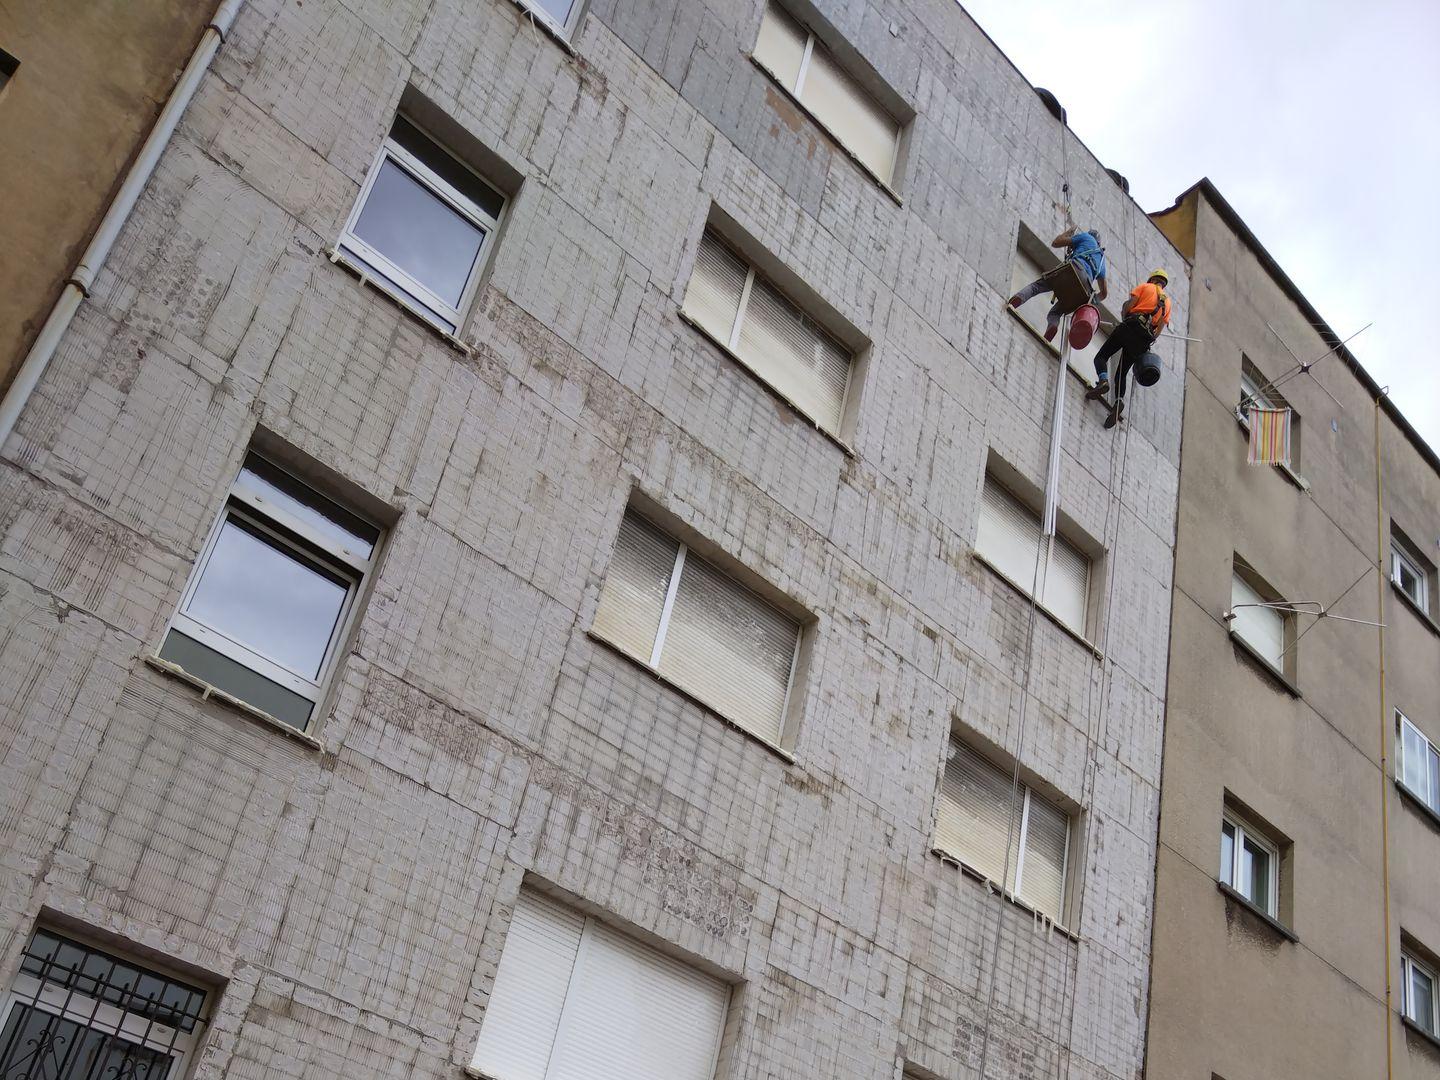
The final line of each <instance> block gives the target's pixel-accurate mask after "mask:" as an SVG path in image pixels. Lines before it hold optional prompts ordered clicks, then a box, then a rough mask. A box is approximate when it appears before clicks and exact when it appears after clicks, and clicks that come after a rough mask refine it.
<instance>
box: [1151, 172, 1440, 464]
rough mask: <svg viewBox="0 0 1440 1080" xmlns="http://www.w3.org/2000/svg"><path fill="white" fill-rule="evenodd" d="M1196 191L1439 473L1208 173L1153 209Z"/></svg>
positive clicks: (1430, 451) (1438, 457) (1430, 454)
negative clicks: (1172, 198)
mask: <svg viewBox="0 0 1440 1080" xmlns="http://www.w3.org/2000/svg"><path fill="white" fill-rule="evenodd" d="M1196 192H1198V193H1199V194H1201V195H1203V196H1204V197H1205V199H1206V200H1207V201H1208V202H1209V203H1210V205H1211V206H1213V207H1214V208H1215V210H1216V212H1217V213H1219V215H1220V217H1221V218H1223V219H1224V221H1225V223H1226V224H1227V225H1229V226H1230V228H1231V229H1233V230H1234V231H1235V235H1237V236H1238V237H1240V239H1241V240H1243V241H1244V242H1245V246H1246V247H1248V248H1249V249H1250V250H1251V252H1252V253H1253V254H1254V255H1255V258H1256V259H1257V260H1258V261H1259V263H1260V265H1261V266H1263V267H1264V268H1265V270H1266V272H1267V273H1269V275H1270V276H1271V277H1272V278H1274V279H1275V281H1276V283H1277V284H1278V285H1279V286H1280V288H1281V290H1283V291H1284V293H1285V295H1286V296H1288V297H1289V298H1290V299H1291V300H1292V301H1293V302H1294V303H1295V306H1296V307H1298V308H1299V309H1300V311H1301V312H1302V313H1303V314H1304V315H1305V317H1306V318H1307V319H1308V320H1309V321H1310V322H1311V323H1313V324H1314V325H1315V329H1316V330H1317V331H1318V332H1319V334H1320V338H1321V340H1322V341H1324V342H1325V343H1326V344H1327V345H1329V346H1330V347H1331V348H1333V349H1334V350H1335V352H1336V354H1337V355H1338V356H1339V357H1340V358H1341V359H1342V360H1344V361H1345V364H1346V366H1347V367H1349V368H1350V370H1351V371H1352V372H1353V373H1354V375H1355V377H1356V378H1357V379H1358V380H1359V381H1360V384H1361V385H1362V386H1363V387H1365V389H1366V391H1368V392H1369V394H1370V396H1371V397H1372V398H1374V399H1375V400H1376V401H1378V402H1379V403H1380V408H1381V409H1382V410H1384V412H1385V414H1386V415H1387V416H1389V417H1390V419H1391V420H1392V421H1394V423H1395V426H1396V427H1397V428H1399V429H1400V431H1401V432H1402V433H1403V434H1404V435H1405V437H1406V438H1407V439H1409V440H1410V442H1411V443H1412V444H1413V445H1414V447H1415V449H1416V450H1418V451H1419V452H1420V456H1421V457H1422V458H1424V459H1425V461H1426V462H1427V463H1428V464H1429V465H1430V467H1431V468H1432V469H1434V470H1435V471H1436V472H1437V473H1440V454H1436V452H1435V449H1434V448H1433V447H1432V446H1431V445H1430V444H1429V443H1428V442H1426V441H1425V437H1424V436H1423V435H1421V434H1420V432H1418V431H1417V430H1415V427H1414V425H1412V424H1411V423H1410V421H1409V420H1407V419H1406V418H1405V414H1404V413H1402V412H1401V411H1400V409H1399V407H1398V406H1397V405H1396V404H1395V403H1394V401H1393V400H1392V399H1391V397H1390V395H1389V394H1388V393H1387V392H1385V391H1384V390H1382V389H1381V387H1380V384H1379V383H1377V382H1376V381H1375V379H1374V378H1373V377H1372V376H1371V374H1370V373H1369V372H1368V371H1366V370H1365V368H1364V366H1363V365H1361V363H1360V361H1359V360H1357V359H1356V357H1355V354H1354V353H1352V352H1351V351H1350V350H1349V349H1348V348H1346V346H1345V345H1344V344H1343V343H1342V340H1341V337H1340V335H1339V334H1337V333H1336V332H1335V330H1334V329H1333V328H1332V327H1331V326H1330V324H1329V323H1328V322H1326V321H1325V319H1324V317H1322V316H1321V314H1320V312H1318V311H1317V310H1315V305H1314V304H1312V303H1310V301H1309V300H1308V299H1306V297H1305V294H1304V293H1303V292H1301V291H1300V286H1298V285H1296V284H1295V282H1294V281H1293V280H1291V278H1290V275H1289V274H1287V273H1286V272H1285V271H1284V269H1282V268H1281V266H1280V264H1279V263H1278V262H1277V261H1276V260H1275V257H1274V256H1273V255H1271V254H1270V252H1268V251H1267V250H1265V245H1264V244H1262V243H1261V242H1260V239H1259V237H1257V236H1256V235H1255V233H1254V232H1253V231H1251V229H1250V226H1249V225H1247V224H1245V219H1244V218H1242V217H1241V216H1240V214H1239V212H1238V211H1237V210H1236V209H1235V208H1234V207H1233V206H1231V205H1230V202H1229V200H1228V199H1226V198H1225V196H1224V195H1222V194H1220V189H1219V188H1218V187H1216V186H1215V182H1214V181H1213V180H1211V179H1210V178H1209V177H1208V176H1202V177H1201V178H1200V179H1199V180H1197V181H1195V183H1193V184H1191V185H1190V186H1189V187H1188V188H1186V189H1185V190H1184V191H1182V192H1181V193H1180V194H1179V195H1177V196H1176V197H1175V202H1174V204H1172V205H1171V206H1168V207H1166V208H1165V209H1164V210H1157V211H1156V213H1157V214H1165V213H1169V212H1170V211H1172V210H1175V209H1178V208H1179V206H1180V204H1181V203H1183V202H1184V201H1185V200H1186V199H1188V198H1189V197H1190V196H1191V195H1192V194H1193V193H1196Z"/></svg>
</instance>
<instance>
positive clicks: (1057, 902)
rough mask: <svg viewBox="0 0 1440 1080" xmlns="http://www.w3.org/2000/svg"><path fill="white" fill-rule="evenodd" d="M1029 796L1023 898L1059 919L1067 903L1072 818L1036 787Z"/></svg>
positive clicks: (1026, 817)
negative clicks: (1049, 801) (1049, 800)
mask: <svg viewBox="0 0 1440 1080" xmlns="http://www.w3.org/2000/svg"><path fill="white" fill-rule="evenodd" d="M1029 798H1030V803H1029V806H1028V807H1027V809H1026V813H1025V863H1024V866H1023V867H1022V869H1021V872H1020V899H1022V900H1024V901H1025V902H1026V903H1027V904H1029V905H1030V906H1031V907H1033V908H1035V909H1036V910H1037V911H1041V912H1043V913H1045V914H1046V915H1049V916H1050V917H1051V918H1052V919H1059V918H1060V917H1061V916H1062V913H1063V906H1064V903H1065V853H1066V847H1067V845H1068V843H1069V840H1070V818H1069V816H1068V815H1067V814H1065V813H1064V811H1062V810H1060V809H1058V808H1057V807H1055V806H1052V805H1051V804H1050V803H1048V802H1046V801H1045V800H1044V799H1042V798H1040V797H1039V796H1038V795H1036V794H1035V793H1034V792H1033V791H1032V792H1030V796H1029Z"/></svg>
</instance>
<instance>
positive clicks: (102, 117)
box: [0, 0, 215, 393]
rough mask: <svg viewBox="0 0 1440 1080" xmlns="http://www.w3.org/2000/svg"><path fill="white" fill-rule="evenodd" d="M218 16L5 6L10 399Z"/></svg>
mask: <svg viewBox="0 0 1440 1080" xmlns="http://www.w3.org/2000/svg"><path fill="white" fill-rule="evenodd" d="M214 8H215V3H214V0H191V2H187V3H174V2H172V0H100V2H96V3H87V4H83V5H61V4H49V3H45V2H44V0H20V2H18V3H14V4H6V5H5V7H4V8H3V9H0V95H3V96H0V146H4V147H5V153H4V154H0V198H3V203H4V206H5V213H4V214H0V251H4V252H5V258H4V259H3V260H0V393H3V392H4V389H5V387H6V386H7V385H9V382H10V377H11V375H12V374H13V372H14V370H15V368H16V366H18V365H19V363H20V360H21V358H22V357H23V356H24V355H25V350H26V349H28V348H29V347H30V343H31V342H32V341H34V339H35V335H36V333H37V332H38V331H39V329H40V325H41V324H42V323H43V322H44V321H45V316H46V314H47V312H48V311H49V310H50V307H51V305H52V304H54V303H55V299H56V297H57V296H59V294H60V290H61V288H62V286H63V285H64V284H65V280H66V278H67V277H68V276H69V274H70V272H71V270H73V269H74V266H75V261H76V260H77V259H78V258H79V256H80V252H81V250H82V249H83V248H84V247H85V242H86V241H87V240H88V239H89V238H90V235H91V233H92V232H93V231H94V229H95V226H96V225H97V224H98V222H99V220H100V216H101V214H102V213H104V209H105V205H106V203H107V202H108V201H109V198H110V196H111V195H112V194H113V193H114V191H115V188H116V186H117V185H118V184H119V183H120V178H121V175H122V173H123V172H124V169H125V166H126V165H127V164H128V163H129V162H130V160H131V158H132V157H133V156H134V154H135V150H136V148H137V147H138V146H139V144H140V140H141V139H142V138H143V137H144V135H145V132H146V131H147V130H148V129H149V127H150V125H151V124H152V123H153V122H154V120H155V115H156V114H157V113H158V112H159V111H160V106H161V104H162V103H163V102H164V100H165V98H166V96H167V95H168V94H169V93H170V88H171V87H172V86H173V85H174V83H175V79H176V76H177V75H178V74H179V71H180V68H181V66H182V65H183V64H184V63H185V60H186V58H187V57H188V56H189V55H190V51H191V49H192V48H193V47H194V45H195V42H196V40H197V39H198V38H199V36H200V32H201V30H202V29H203V28H204V26H205V22H206V20H207V19H209V18H210V14H211V12H212V11H213V10H214Z"/></svg>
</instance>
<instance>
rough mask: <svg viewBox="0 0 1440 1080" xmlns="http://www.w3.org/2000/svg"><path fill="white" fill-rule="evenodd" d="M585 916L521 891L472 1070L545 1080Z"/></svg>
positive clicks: (508, 1078)
mask: <svg viewBox="0 0 1440 1080" xmlns="http://www.w3.org/2000/svg"><path fill="white" fill-rule="evenodd" d="M584 925H585V918H584V916H582V915H580V914H578V913H576V912H574V911H571V910H570V909H569V908H566V907H562V906H561V905H560V904H557V903H555V902H554V901H553V900H549V899H547V898H545V897H542V896H540V895H538V894H536V893H532V892H530V891H529V890H521V892H520V899H519V900H518V901H517V902H516V904H515V912H514V914H513V915H512V917H511V920H510V932H509V934H507V935H506V937H505V951H504V953H502V954H501V956H500V967H499V969H498V970H497V971H496V973H495V986H494V988H493V989H492V990H491V991H490V1002H489V1004H488V1005H487V1006H486V1008H485V1022H484V1023H483V1024H482V1025H481V1027H480V1042H479V1044H478V1045H477V1046H476V1047H475V1056H474V1058H473V1059H472V1060H471V1065H472V1066H473V1067H475V1068H477V1069H479V1070H480V1071H481V1072H484V1073H487V1074H489V1075H490V1076H494V1077H498V1078H499V1080H546V1077H547V1076H548V1075H549V1074H548V1073H547V1071H546V1070H547V1068H548V1067H549V1062H550V1055H551V1053H552V1052H553V1050H554V1045H555V1034H556V1032H557V1031H558V1030H559V1027H560V1015H561V1012H562V1011H563V1009H564V1006H565V996H566V992H567V990H568V989H569V986H570V979H571V975H572V974H573V972H574V969H575V958H576V956H577V955H578V954H579V951H580V937H581V932H582V930H583V928H584Z"/></svg>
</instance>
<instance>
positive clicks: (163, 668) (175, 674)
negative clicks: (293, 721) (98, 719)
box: [140, 653, 325, 750]
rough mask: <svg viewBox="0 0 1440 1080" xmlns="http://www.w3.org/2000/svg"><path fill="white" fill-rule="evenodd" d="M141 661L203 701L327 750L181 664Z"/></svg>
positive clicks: (150, 656)
mask: <svg viewBox="0 0 1440 1080" xmlns="http://www.w3.org/2000/svg"><path fill="white" fill-rule="evenodd" d="M140 659H141V660H143V661H144V662H145V663H146V664H147V665H148V666H149V667H152V668H154V669H155V670H156V671H158V672H160V673H161V674H164V675H169V676H170V677H171V678H172V679H179V680H180V681H181V682H183V683H187V684H188V685H190V686H193V687H194V688H195V689H196V690H199V691H201V694H200V700H201V701H211V700H213V701H218V702H221V703H222V704H224V705H228V706H229V707H230V708H232V709H235V710H236V711H237V712H241V713H244V714H245V715H246V716H247V717H249V718H250V719H252V720H258V721H259V722H260V723H262V724H265V725H267V726H269V727H272V728H274V729H275V730H277V731H279V732H280V733H281V734H282V735H286V736H289V737H290V738H292V739H294V740H295V741H296V742H298V743H302V744H304V745H305V746H308V747H309V748H310V749H311V750H323V749H324V748H325V747H324V745H323V744H322V743H321V742H320V740H319V739H317V738H315V736H313V735H308V734H306V733H305V732H303V731H301V730H300V729H299V728H297V727H291V726H290V725H289V724H287V723H285V721H284V720H280V719H277V718H276V717H274V716H271V715H270V714H269V713H267V712H265V711H264V710H263V709H257V708H255V706H254V705H251V704H250V703H249V702H246V701H242V700H241V699H240V698H237V697H235V695H233V694H228V693H226V692H225V691H224V690H221V689H220V688H219V687H218V686H213V685H211V684H210V683H208V682H206V681H205V680H204V679H201V678H197V677H196V676H194V675H192V674H190V672H188V671H186V670H185V669H184V668H183V667H181V666H180V665H179V664H172V663H171V662H170V661H169V660H164V659H162V658H161V657H160V656H158V655H157V654H155V653H145V654H143V655H142V656H141V657H140Z"/></svg>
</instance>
